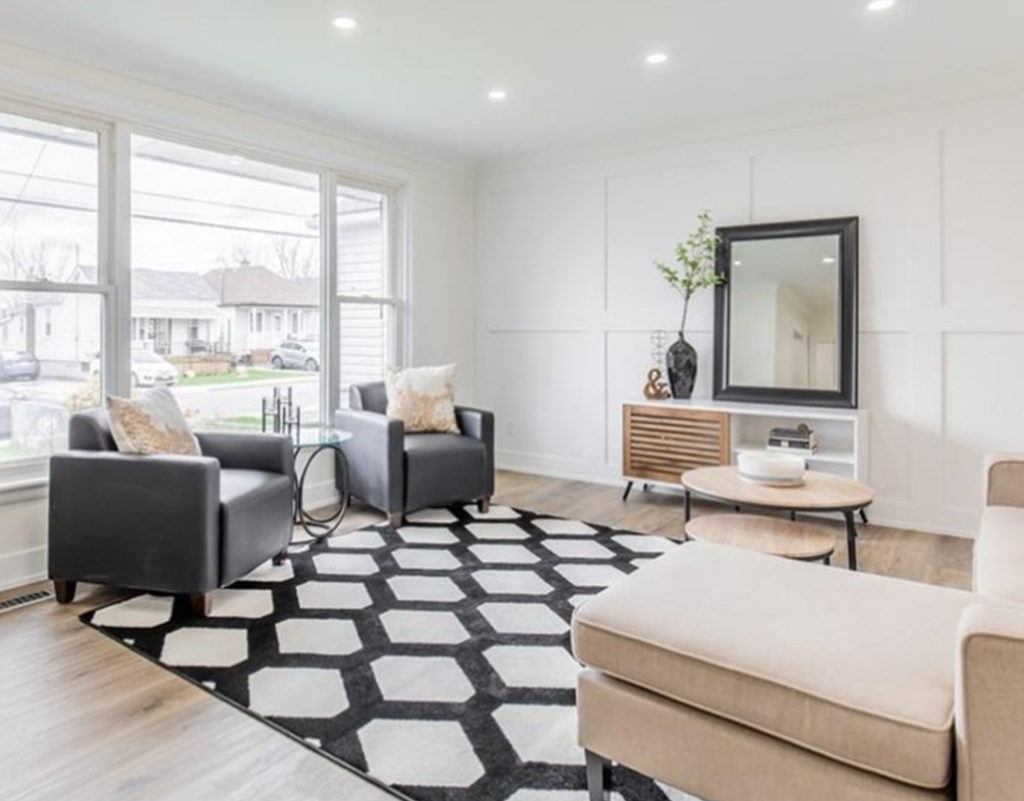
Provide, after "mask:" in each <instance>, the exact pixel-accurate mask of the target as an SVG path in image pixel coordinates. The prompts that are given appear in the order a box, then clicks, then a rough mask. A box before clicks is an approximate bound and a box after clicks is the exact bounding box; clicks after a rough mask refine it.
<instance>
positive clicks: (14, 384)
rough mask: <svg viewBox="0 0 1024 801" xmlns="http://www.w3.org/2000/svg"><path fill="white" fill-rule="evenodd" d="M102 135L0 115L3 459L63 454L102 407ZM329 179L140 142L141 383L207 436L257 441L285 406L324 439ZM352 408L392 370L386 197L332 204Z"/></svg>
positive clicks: (137, 283) (134, 308)
mask: <svg viewBox="0 0 1024 801" xmlns="http://www.w3.org/2000/svg"><path fill="white" fill-rule="evenodd" d="M97 145H98V142H97V137H96V135H95V134H93V133H89V132H84V131H75V130H72V129H70V128H63V127H60V126H55V125H51V124H48V123H39V122H35V121H32V120H25V119H22V118H18V117H11V116H4V115H0V280H4V279H6V280H19V281H24V280H32V281H39V282H40V289H41V290H42V291H39V292H10V291H0V459H5V458H6V459H10V458H19V457H25V456H33V455H39V454H43V453H48V452H52V450H55V449H60V448H61V447H64V444H65V436H64V435H65V432H66V425H67V418H68V416H69V415H70V413H72V412H73V411H75V410H77V409H81V408H88V407H89V406H93V405H97V404H99V403H100V402H101V398H100V390H99V375H100V365H101V360H102V358H103V356H102V354H101V352H100V350H101V327H102V320H103V314H104V308H103V297H102V294H100V293H90V292H85V293H77V292H75V293H69V292H63V293H61V292H52V291H46V289H45V286H44V284H43V283H42V282H43V281H44V280H46V279H48V280H51V281H58V282H66V283H74V284H84V285H88V284H96V283H97V281H98V275H97V273H98V270H97V263H98V259H99V254H98V252H97V251H98V247H97V230H98V219H97V218H98V215H97V208H98V203H99V198H98V193H97V175H98V166H97V165H98V150H97ZM319 180H320V179H319V176H318V175H317V174H315V173H310V172H303V171H299V170H294V169H288V168H283V167H280V166H277V165H272V164H267V163H263V162H259V161H254V160H252V159H248V158H243V157H242V156H240V155H237V154H230V153H218V152H213V151H209V150H204V149H199V148H194V147H190V146H185V145H181V144H177V143H172V142H167V141H162V140H156V139H152V138H147V137H140V136H133V137H132V161H131V242H132V251H131V267H132V276H131V277H132V282H131V283H132V291H131V313H130V331H131V354H132V357H131V367H130V371H131V382H132V386H133V392H137V391H140V390H143V389H145V388H148V387H151V386H168V387H170V388H171V391H172V392H173V393H174V394H175V396H176V398H177V399H178V401H179V403H180V405H181V407H182V408H183V410H184V411H185V413H186V416H187V417H188V418H189V420H190V423H191V424H192V425H193V426H194V427H196V428H225V427H227V428H231V427H259V425H260V418H259V415H260V407H261V400H262V399H263V398H264V397H269V396H270V395H271V393H272V392H273V390H274V388H275V387H280V388H282V389H283V390H285V391H287V390H290V391H291V394H292V397H293V399H294V402H295V404H296V405H298V406H299V407H300V408H301V410H302V420H303V423H310V424H312V423H315V422H326V421H327V420H328V418H329V415H327V414H325V413H324V410H322V409H321V408H320V398H321V392H320V377H321V367H322V358H323V356H322V347H321V342H320V330H321V328H320V326H321V322H320V321H321V309H322V307H323V304H322V302H321V275H320V262H321V258H320V219H319V214H320V186H319ZM337 203H338V219H337V226H338V228H337V232H338V233H337V236H338V265H339V266H338V292H339V298H338V299H337V300H336V301H335V302H338V303H339V304H340V318H341V333H340V337H341V341H340V352H341V365H340V373H339V375H340V379H341V387H340V390H341V398H342V400H343V401H344V400H345V399H346V398H347V391H348V390H347V387H348V385H349V384H350V383H355V382H359V381H367V380H379V378H380V377H381V376H382V374H383V370H384V369H385V365H386V364H387V363H388V362H389V357H388V354H389V347H390V340H391V326H392V322H393V321H392V319H391V310H392V306H391V305H389V303H388V302H387V300H388V297H389V292H390V291H391V287H390V286H389V285H388V284H389V281H388V271H387V269H386V265H387V256H386V250H387V247H386V243H387V237H386V230H387V207H386V196H385V195H383V194H381V193H377V192H370V191H366V190H361V189H354V188H351V189H350V188H345V187H339V190H338V197H337Z"/></svg>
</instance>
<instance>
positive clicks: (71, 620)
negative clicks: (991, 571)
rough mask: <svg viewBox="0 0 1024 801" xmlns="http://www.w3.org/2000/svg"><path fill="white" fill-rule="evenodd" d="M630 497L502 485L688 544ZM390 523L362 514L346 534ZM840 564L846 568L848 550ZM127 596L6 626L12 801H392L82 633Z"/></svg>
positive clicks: (930, 565) (676, 522) (961, 575)
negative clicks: (93, 613)
mask: <svg viewBox="0 0 1024 801" xmlns="http://www.w3.org/2000/svg"><path fill="white" fill-rule="evenodd" d="M620 496H621V489H620V488H616V487H606V486H598V485H594V484H587V483H583V482H574V481H561V480H555V479H548V478H540V477H537V476H529V475H524V474H517V473H501V474H499V479H498V495H497V501H498V502H501V503H507V504H511V505H513V506H518V507H521V508H525V509H533V510H535V511H539V512H545V513H548V514H556V515H561V516H564V517H572V518H577V519H582V520H589V521H591V522H595V523H603V524H606V525H612V526H618V527H621V528H626V529H631V530H634V531H642V532H648V533H655V534H664V535H667V536H671V537H679V536H681V534H682V526H683V521H682V503H681V500H680V498H679V496H673V495H669V494H665V493H648V494H644V493H641V492H634V494H633V496H632V497H631V498H630V500H629V502H628V503H626V504H623V503H622V501H621V497H620ZM706 511H708V508H707V507H701V506H697V507H696V508H695V513H697V514H700V513H703V512H706ZM379 519H380V516H379V515H376V514H373V513H369V512H366V511H362V510H355V511H353V512H352V513H351V514H350V515H349V517H347V518H346V527H347V528H358V527H360V526H362V525H366V524H367V523H369V522H376V521H377V520H379ZM836 533H837V538H839V537H838V535H839V534H840V533H841V532H840V530H839V529H838V528H837V529H836ZM839 539H841V538H839ZM860 558H861V566H862V568H863V569H864V570H868V571H871V572H876V573H884V574H888V575H892V576H900V577H903V578H908V579H913V580H916V581H926V582H931V583H935V584H942V585H948V586H955V587H967V586H968V585H969V582H970V562H971V543H970V541H968V540H962V539H956V538H951V537H943V536H938V535H932V534H925V533H921V532H913V531H900V530H896V529H888V528H882V527H878V526H865V527H864V528H863V536H862V538H861V542H860ZM834 564H837V565H844V564H845V553H844V548H843V546H842V544H840V546H839V549H838V551H837V555H836V560H835V562H834ZM822 569H826V568H822ZM113 597H116V595H115V593H113V592H112V591H110V590H105V589H101V588H94V587H84V588H80V589H79V597H78V599H77V601H76V603H74V604H73V605H71V606H69V607H57V606H56V605H55V604H53V603H43V604H38V605H35V606H31V607H26V608H25V609H22V610H18V611H15V612H11V613H8V614H5V615H2V616H0V798H2V799H5V800H6V801H14V800H15V799H18V800H19V801H22V800H24V799H32V800H33V801H36V799H40V800H42V799H47V800H48V801H49V800H50V799H69V801H135V799H139V801H143V800H144V801H164V799H181V801H206V800H207V799H209V801H234V799H238V800H239V801H243V800H244V801H252V800H253V799H264V798H268V799H269V798H273V799H274V801H291V800H292V799H295V801H299V800H300V799H301V800H302V801H310V800H311V799H331V801H338V799H344V800H345V801H385V799H390V796H388V795H386V794H384V793H383V792H381V791H380V790H378V789H376V788H375V787H373V786H372V785H370V784H368V783H366V782H364V781H362V780H361V779H359V778H358V777H356V776H354V775H352V774H350V773H348V772H346V771H345V770H343V769H341V768H339V767H338V766H336V765H334V764H333V763H331V762H329V761H328V760H326V759H323V758H322V757H319V756H317V755H316V754H314V753H313V752H311V751H309V750H308V749H306V748H304V747H302V746H300V745H298V744H297V743H295V742H293V741H292V740H290V739H289V738H287V737H285V736H283V735H281V734H278V733H277V732H275V731H274V730H272V729H271V728H269V727H268V726H265V725H263V724H261V723H259V722H258V721H256V720H254V719H252V718H250V717H248V716H247V715H245V714H244V713H242V712H239V711H238V710H236V709H233V708H232V707H230V706H228V705H227V704H225V703H222V702H220V701H217V700H216V699H215V698H214V697H212V696H211V695H208V694H207V693H205V692H203V691H201V690H199V689H196V688H195V687H193V686H192V685H190V684H188V683H186V682H185V681H183V680H181V679H178V678H176V677H174V676H173V675H172V674H170V673H168V672H167V671H165V670H162V669H161V668H159V667H157V666H155V665H153V664H151V663H150V662H148V661H146V660H144V659H142V658H141V657H138V656H135V655H134V654H132V653H131V652H130V651H128V650H127V649H125V648H123V647H121V646H119V645H117V644H115V643H114V642H112V641H110V640H108V639H107V638H105V637H103V636H102V635H100V634H98V633H96V632H95V631H92V630H91V629H88V628H86V627H85V626H83V625H81V624H80V623H79V622H78V619H77V617H78V615H79V614H80V613H81V612H83V611H85V610H87V609H90V608H92V607H93V606H96V605H98V604H100V603H102V602H105V601H107V600H110V599H111V598H113Z"/></svg>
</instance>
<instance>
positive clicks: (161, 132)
mask: <svg viewBox="0 0 1024 801" xmlns="http://www.w3.org/2000/svg"><path fill="white" fill-rule="evenodd" d="M0 112H4V113H8V114H12V115H17V116H22V117H27V118H30V119H36V120H40V121H43V122H49V123H53V124H56V125H67V126H69V127H74V128H77V129H79V130H84V131H91V132H94V133H96V134H97V158H98V165H97V227H98V230H97V278H96V283H95V284H69V283H63V282H60V283H58V282H51V281H45V282H32V281H7V280H0V290H10V291H31V292H52V293H60V292H64V293H76V292H77V293H84V294H93V295H99V296H100V298H101V331H100V343H101V344H100V348H101V350H100V371H101V373H100V391H101V395H103V396H105V395H107V394H120V395H127V394H128V393H130V391H131V378H130V376H131V349H132V346H133V344H134V341H133V333H134V332H133V328H132V316H131V277H132V276H131V252H132V251H131V227H132V219H131V214H132V208H131V159H132V151H131V139H132V137H133V136H144V137H149V138H153V139H162V140H165V141H168V142H173V143H176V144H181V145H186V146H189V147H195V148H201V149H206V150H211V151H214V152H220V153H226V154H229V155H230V154H237V155H240V156H242V157H243V158H247V159H252V160H254V161H261V162H264V163H268V164H273V165H277V166H280V167H286V168H291V169H295V170H301V171H304V172H308V173H311V174H315V175H317V176H318V177H319V179H320V180H319V191H320V225H321V231H320V281H321V294H320V330H319V332H318V333H319V336H320V351H321V352H320V356H321V361H320V364H321V380H320V393H321V408H322V409H324V410H325V412H326V414H325V417H327V418H329V416H330V415H332V414H333V410H335V409H337V408H339V406H338V400H339V398H338V395H339V386H340V375H339V371H340V359H339V340H338V337H339V322H340V304H341V303H342V302H346V303H349V302H357V303H371V304H377V305H381V304H384V305H387V306H390V307H391V308H392V310H393V311H392V314H391V329H392V330H391V331H390V332H389V333H390V334H391V336H390V337H389V351H390V353H389V356H390V362H391V363H392V364H394V365H396V366H401V365H403V364H404V363H405V359H406V354H407V353H408V343H407V336H408V330H409V321H408V320H407V319H406V318H407V315H408V308H409V307H408V303H407V287H408V284H409V276H408V262H407V241H408V235H407V231H406V203H407V183H406V180H405V179H380V180H378V179H374V178H366V177H362V176H360V175H357V174H354V173H353V172H352V171H351V170H350V169H346V168H344V167H342V166H340V165H338V164H331V163H329V160H327V161H316V160H313V161H310V160H307V159H304V158H300V157H296V156H294V155H292V154H289V153H287V152H284V151H279V150H275V149H273V148H270V147H260V146H258V145H252V144H250V143H243V142H238V141H233V140H231V139H228V138H221V137H217V136H211V135H208V134H204V133H201V132H199V131H196V130H188V129H186V128H177V127H168V126H162V125H153V124H147V123H139V122H135V121H131V120H128V119H125V118H122V117H120V116H117V115H109V114H104V113H99V112H96V113H91V112H89V111H82V110H81V109H78V108H71V107H64V106H61V105H59V104H49V103H41V102H40V103H37V102H26V101H24V100H21V99H18V98H13V97H10V96H8V95H6V94H4V93H2V92H0ZM339 184H340V185H343V186H351V187H353V188H359V189H366V190H370V191H374V192H379V193H381V194H382V195H384V196H385V197H386V203H387V209H388V217H387V229H388V230H387V240H386V241H387V267H386V269H387V270H388V286H389V293H388V297H387V298H383V299H382V298H364V297H358V298H348V297H344V298H343V297H339V296H338V295H337V266H338V265H337V247H336V243H337V219H336V201H337V187H338V186H339ZM300 326H301V328H302V333H304V334H309V333H313V332H312V331H310V330H308V329H307V328H306V326H304V325H301V320H300ZM323 422H325V423H330V422H331V421H330V419H325V420H324V421H323ZM48 462H49V457H48V456H34V457H26V458H24V459H12V460H9V461H6V462H0V495H2V494H3V493H6V492H7V491H12V490H23V489H26V488H32V487H41V486H45V484H46V483H48V478H47V474H48ZM2 502H4V501H3V499H0V503H2Z"/></svg>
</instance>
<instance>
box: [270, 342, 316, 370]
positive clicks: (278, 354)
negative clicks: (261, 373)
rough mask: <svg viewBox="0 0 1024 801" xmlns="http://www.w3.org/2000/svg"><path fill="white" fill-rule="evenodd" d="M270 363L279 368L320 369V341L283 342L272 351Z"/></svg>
mask: <svg viewBox="0 0 1024 801" xmlns="http://www.w3.org/2000/svg"><path fill="white" fill-rule="evenodd" d="M270 365H271V366H272V367H276V368H277V369H278V370H281V369H285V368H287V369H289V370H309V371H311V372H312V371H315V370H319V369H320V343H319V342H291V341H289V342H282V343H281V344H280V345H279V346H278V347H276V348H274V350H272V351H271V352H270Z"/></svg>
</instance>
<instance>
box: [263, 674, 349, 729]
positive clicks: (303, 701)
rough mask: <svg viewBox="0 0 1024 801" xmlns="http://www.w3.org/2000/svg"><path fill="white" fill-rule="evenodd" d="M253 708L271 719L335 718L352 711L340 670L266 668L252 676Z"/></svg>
mask: <svg viewBox="0 0 1024 801" xmlns="http://www.w3.org/2000/svg"><path fill="white" fill-rule="evenodd" d="M249 708H250V709H251V710H252V711H253V712H258V713H259V714H261V715H267V716H268V717H280V718H331V717H334V716H335V715H337V714H339V713H341V712H344V711H345V710H346V709H348V695H347V694H346V692H345V685H344V684H343V683H342V680H341V674H340V673H339V672H338V671H337V670H331V669H327V668H307V667H265V668H260V669H259V670H257V671H256V672H255V673H253V674H252V675H251V676H249Z"/></svg>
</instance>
